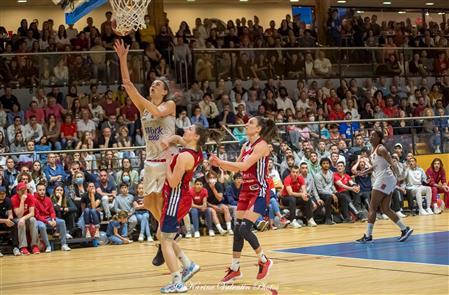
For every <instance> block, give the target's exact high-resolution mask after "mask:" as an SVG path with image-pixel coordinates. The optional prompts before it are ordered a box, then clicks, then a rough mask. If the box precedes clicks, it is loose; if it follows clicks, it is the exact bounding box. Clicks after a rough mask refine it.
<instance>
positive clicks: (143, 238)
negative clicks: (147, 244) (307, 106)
mask: <svg viewBox="0 0 449 295" xmlns="http://www.w3.org/2000/svg"><path fill="white" fill-rule="evenodd" d="M137 240H138V241H139V242H143V241H145V237H144V236H143V235H142V234H140V235H139V238H138V239H137Z"/></svg>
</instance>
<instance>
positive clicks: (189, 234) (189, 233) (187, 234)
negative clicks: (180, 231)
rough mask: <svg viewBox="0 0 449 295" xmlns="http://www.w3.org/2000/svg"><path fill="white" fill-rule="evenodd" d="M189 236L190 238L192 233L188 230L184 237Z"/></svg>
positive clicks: (187, 237)
mask: <svg viewBox="0 0 449 295" xmlns="http://www.w3.org/2000/svg"><path fill="white" fill-rule="evenodd" d="M190 238H192V233H191V232H189V231H188V232H187V233H186V239H190Z"/></svg>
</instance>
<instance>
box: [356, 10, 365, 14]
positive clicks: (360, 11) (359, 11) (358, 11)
mask: <svg viewBox="0 0 449 295" xmlns="http://www.w3.org/2000/svg"><path fill="white" fill-rule="evenodd" d="M356 12H357V13H365V11H363V10H357V11H356Z"/></svg>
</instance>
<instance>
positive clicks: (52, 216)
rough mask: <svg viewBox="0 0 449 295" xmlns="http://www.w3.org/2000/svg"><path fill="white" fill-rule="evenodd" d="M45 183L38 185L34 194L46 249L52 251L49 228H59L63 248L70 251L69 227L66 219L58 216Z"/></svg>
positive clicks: (39, 228)
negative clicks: (68, 241) (47, 193)
mask: <svg viewBox="0 0 449 295" xmlns="http://www.w3.org/2000/svg"><path fill="white" fill-rule="evenodd" d="M45 191H46V187H45V184H42V183H40V184H38V185H37V192H36V193H35V195H34V197H35V198H34V200H35V205H36V210H35V213H36V219H37V227H38V230H39V233H40V236H41V238H42V240H44V243H45V246H46V249H45V252H46V253H49V252H51V245H50V242H49V240H48V235H47V228H48V229H53V230H57V232H58V233H59V238H60V240H61V250H62V251H70V250H71V249H70V248H69V246H68V245H67V236H66V235H67V228H66V226H65V221H64V219H60V218H56V212H55V209H54V208H53V202H52V201H51V199H50V198H49V197H48V196H47V195H46V192H45Z"/></svg>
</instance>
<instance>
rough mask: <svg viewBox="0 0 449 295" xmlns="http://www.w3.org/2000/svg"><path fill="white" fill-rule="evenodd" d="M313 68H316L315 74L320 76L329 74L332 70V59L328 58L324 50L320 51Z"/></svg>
mask: <svg viewBox="0 0 449 295" xmlns="http://www.w3.org/2000/svg"><path fill="white" fill-rule="evenodd" d="M313 69H314V70H315V74H317V75H320V76H328V75H329V74H330V73H331V72H332V64H331V61H330V60H329V59H328V58H326V55H325V54H324V51H320V52H319V53H318V58H317V59H315V62H314V63H313Z"/></svg>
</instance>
